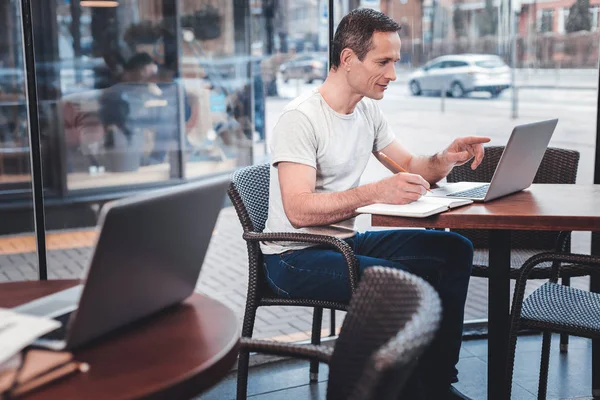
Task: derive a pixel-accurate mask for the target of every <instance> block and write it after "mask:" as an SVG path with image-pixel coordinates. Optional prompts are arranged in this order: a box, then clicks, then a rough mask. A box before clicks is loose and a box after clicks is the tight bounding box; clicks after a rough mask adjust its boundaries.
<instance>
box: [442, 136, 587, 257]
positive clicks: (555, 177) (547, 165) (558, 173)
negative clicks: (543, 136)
mask: <svg viewBox="0 0 600 400" xmlns="http://www.w3.org/2000/svg"><path fill="white" fill-rule="evenodd" d="M503 151H504V146H489V147H486V148H485V157H484V158H483V162H482V163H481V165H480V166H479V167H477V169H475V170H472V169H471V163H470V162H469V163H467V164H464V165H461V166H458V167H455V168H454V169H452V171H451V172H450V173H449V174H448V177H447V180H448V182H461V181H465V182H490V181H491V180H492V176H493V175H494V171H495V170H496V166H497V165H498V162H499V161H500V156H501V155H502V152H503ZM578 166H579V152H578V151H575V150H566V149H559V148H554V147H549V148H548V149H546V153H545V154H544V158H543V159H542V162H541V164H540V167H539V168H538V171H537V173H536V175H535V178H534V179H533V183H571V184H574V183H575V180H576V179H577V168H578ZM453 231H454V232H457V233H460V234H461V235H463V236H466V237H467V238H469V239H470V240H471V241H472V242H473V245H474V246H475V247H477V248H487V247H488V244H489V238H488V232H487V231H485V230H471V229H460V230H453ZM557 236H558V232H553V231H523V232H520V231H519V232H513V235H512V247H513V248H517V249H518V248H521V249H525V248H529V249H546V250H550V249H554V245H555V243H556V238H557Z"/></svg>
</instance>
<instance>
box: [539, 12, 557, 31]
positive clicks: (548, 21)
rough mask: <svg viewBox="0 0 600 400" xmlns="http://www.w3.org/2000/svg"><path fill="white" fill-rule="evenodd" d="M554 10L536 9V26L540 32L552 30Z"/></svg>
mask: <svg viewBox="0 0 600 400" xmlns="http://www.w3.org/2000/svg"><path fill="white" fill-rule="evenodd" d="M553 18H554V10H552V9H547V10H539V11H538V20H539V21H538V28H539V31H540V32H541V33H545V32H552V31H553V30H554V25H553V23H554V21H553Z"/></svg>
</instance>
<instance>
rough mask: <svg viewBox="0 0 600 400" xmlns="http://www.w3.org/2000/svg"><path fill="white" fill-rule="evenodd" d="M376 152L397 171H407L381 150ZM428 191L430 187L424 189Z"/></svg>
mask: <svg viewBox="0 0 600 400" xmlns="http://www.w3.org/2000/svg"><path fill="white" fill-rule="evenodd" d="M377 154H379V155H380V156H381V158H383V159H384V160H385V161H387V162H388V163H389V164H391V165H392V167H394V168H396V169H397V170H398V171H399V172H406V173H408V171H407V170H405V169H404V168H402V167H401V166H400V165H398V163H396V161H394V160H392V159H391V158H389V157H388V156H386V155H385V154H384V153H383V152H381V151H378V152H377ZM426 190H427V191H428V192H431V190H430V189H426Z"/></svg>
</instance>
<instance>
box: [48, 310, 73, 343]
mask: <svg viewBox="0 0 600 400" xmlns="http://www.w3.org/2000/svg"><path fill="white" fill-rule="evenodd" d="M71 315H73V313H68V314H63V315H59V316H58V317H55V318H53V319H55V320H56V321H58V322H60V323H61V325H60V327H59V328H56V329H55V330H53V331H50V332H48V333H46V334H45V335H43V336H40V339H46V340H65V338H66V337H67V326H68V324H69V318H71Z"/></svg>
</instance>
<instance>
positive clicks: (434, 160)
mask: <svg viewBox="0 0 600 400" xmlns="http://www.w3.org/2000/svg"><path fill="white" fill-rule="evenodd" d="M408 168H409V169H408V170H409V172H411V173H413V174H419V175H421V176H422V177H423V178H424V179H425V180H426V181H427V182H429V183H430V184H434V183H437V182H439V181H440V180H442V179H444V178H445V177H446V175H448V174H449V173H450V171H451V170H452V168H451V167H448V165H446V164H444V163H442V162H441V161H440V158H439V153H436V154H434V155H432V156H414V157H413V158H412V159H411V160H410V162H409V164H408Z"/></svg>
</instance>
